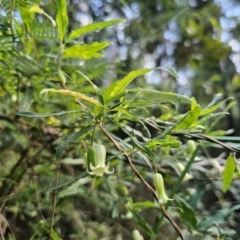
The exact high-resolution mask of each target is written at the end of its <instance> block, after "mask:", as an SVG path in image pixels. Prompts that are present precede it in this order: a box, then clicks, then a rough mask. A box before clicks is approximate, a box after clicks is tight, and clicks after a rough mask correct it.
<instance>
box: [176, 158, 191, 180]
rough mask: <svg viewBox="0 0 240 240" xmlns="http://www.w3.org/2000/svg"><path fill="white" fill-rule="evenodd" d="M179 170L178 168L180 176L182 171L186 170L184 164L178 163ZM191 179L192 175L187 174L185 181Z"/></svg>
mask: <svg viewBox="0 0 240 240" xmlns="http://www.w3.org/2000/svg"><path fill="white" fill-rule="evenodd" d="M177 168H178V170H179V172H180V174H181V173H182V171H183V170H184V166H183V164H182V163H180V162H177ZM191 178H192V175H191V174H189V173H186V174H185V177H184V180H185V181H188V180H190V179H191Z"/></svg>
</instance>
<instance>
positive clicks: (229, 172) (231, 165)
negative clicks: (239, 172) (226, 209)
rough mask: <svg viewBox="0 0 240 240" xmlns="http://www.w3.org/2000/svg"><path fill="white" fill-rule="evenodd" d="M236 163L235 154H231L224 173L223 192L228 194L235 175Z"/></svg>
mask: <svg viewBox="0 0 240 240" xmlns="http://www.w3.org/2000/svg"><path fill="white" fill-rule="evenodd" d="M235 168H236V163H235V160H234V156H233V153H230V154H229V156H228V158H227V162H226V164H225V168H224V172H223V186H222V187H223V192H226V191H227V190H228V188H229V186H230V184H231V182H232V178H233V174H234V172H235Z"/></svg>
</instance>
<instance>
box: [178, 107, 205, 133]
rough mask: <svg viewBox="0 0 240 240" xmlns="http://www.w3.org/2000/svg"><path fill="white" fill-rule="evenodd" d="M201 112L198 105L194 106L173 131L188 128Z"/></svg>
mask: <svg viewBox="0 0 240 240" xmlns="http://www.w3.org/2000/svg"><path fill="white" fill-rule="evenodd" d="M200 112H201V107H200V106H199V105H197V106H195V107H194V108H193V109H192V110H191V111H190V112H189V113H187V115H185V116H184V118H183V121H181V122H180V123H179V124H178V125H177V126H176V127H175V128H174V129H173V131H174V132H176V131H180V130H185V129H188V128H190V127H191V126H192V125H193V124H194V123H196V121H197V120H198V116H199V114H200Z"/></svg>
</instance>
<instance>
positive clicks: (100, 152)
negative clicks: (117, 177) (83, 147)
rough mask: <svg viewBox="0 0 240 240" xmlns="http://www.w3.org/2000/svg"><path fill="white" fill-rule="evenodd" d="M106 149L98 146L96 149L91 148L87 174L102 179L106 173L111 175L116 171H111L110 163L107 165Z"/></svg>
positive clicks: (88, 154)
mask: <svg viewBox="0 0 240 240" xmlns="http://www.w3.org/2000/svg"><path fill="white" fill-rule="evenodd" d="M105 160H106V148H105V146H103V145H100V144H97V145H96V146H95V147H94V148H90V149H89V150H88V152H87V165H88V170H87V172H88V173H89V174H90V175H96V176H99V177H101V176H102V175H103V174H104V173H107V174H111V173H113V172H114V170H112V171H109V162H108V163H107V165H106V162H105Z"/></svg>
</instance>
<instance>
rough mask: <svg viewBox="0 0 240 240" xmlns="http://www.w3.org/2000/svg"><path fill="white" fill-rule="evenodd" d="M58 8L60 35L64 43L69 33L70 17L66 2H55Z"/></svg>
mask: <svg viewBox="0 0 240 240" xmlns="http://www.w3.org/2000/svg"><path fill="white" fill-rule="evenodd" d="M55 2H56V6H57V16H56V22H57V27H58V34H59V38H60V41H61V42H62V41H63V39H64V36H65V34H66V32H67V27H68V15H67V5H66V0H55Z"/></svg>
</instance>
